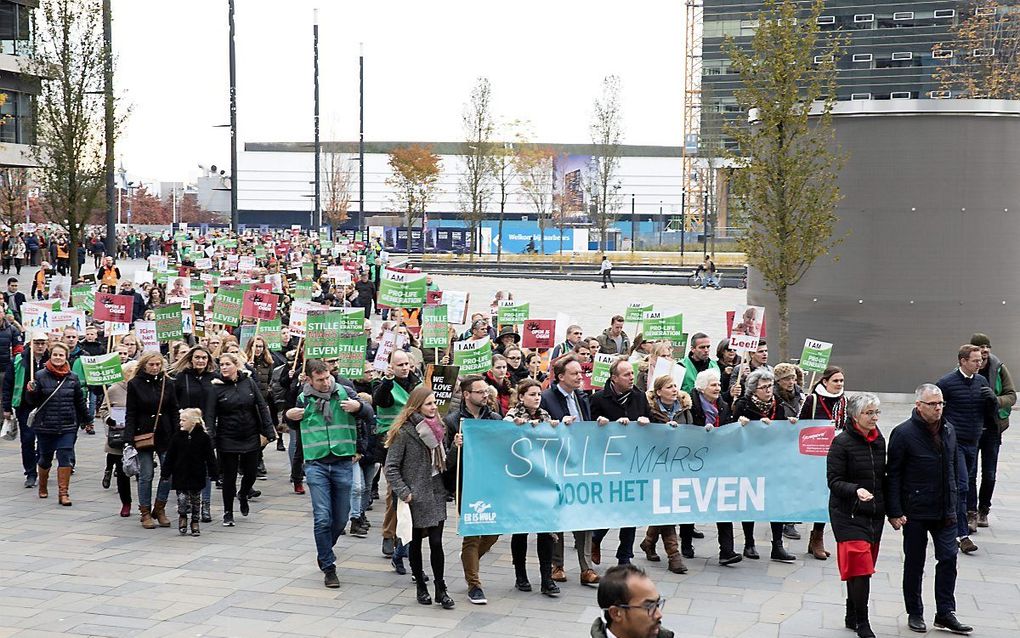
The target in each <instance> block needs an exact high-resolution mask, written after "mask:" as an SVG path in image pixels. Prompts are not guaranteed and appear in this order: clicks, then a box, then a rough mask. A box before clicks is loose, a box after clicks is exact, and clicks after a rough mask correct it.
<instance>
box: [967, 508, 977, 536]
mask: <svg viewBox="0 0 1020 638" xmlns="http://www.w3.org/2000/svg"><path fill="white" fill-rule="evenodd" d="M967 529H969V530H970V533H971V534H974V533H976V532H977V530H978V513H977V512H967Z"/></svg>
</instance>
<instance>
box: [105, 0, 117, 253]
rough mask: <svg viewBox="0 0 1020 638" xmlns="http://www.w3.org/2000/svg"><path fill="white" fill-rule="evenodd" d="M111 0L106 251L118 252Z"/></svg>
mask: <svg viewBox="0 0 1020 638" xmlns="http://www.w3.org/2000/svg"><path fill="white" fill-rule="evenodd" d="M110 2H111V0H103V94H104V96H103V97H104V107H105V114H104V115H105V119H106V132H105V138H106V139H105V144H106V166H105V171H106V242H105V245H106V252H107V254H110V255H116V254H117V209H116V203H115V202H114V199H115V197H116V194H115V190H116V176H115V175H114V171H115V168H114V163H115V160H114V155H113V151H114V148H113V145H114V143H115V141H116V140H115V139H114V137H115V131H114V110H113V12H112V10H111V8H110Z"/></svg>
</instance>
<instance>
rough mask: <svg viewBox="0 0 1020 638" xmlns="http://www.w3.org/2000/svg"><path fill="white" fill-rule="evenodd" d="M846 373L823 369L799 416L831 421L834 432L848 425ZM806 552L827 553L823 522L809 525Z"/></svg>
mask: <svg viewBox="0 0 1020 638" xmlns="http://www.w3.org/2000/svg"><path fill="white" fill-rule="evenodd" d="M845 384H846V376H845V375H844V374H843V369H842V368H840V367H839V366H829V367H828V368H826V369H825V371H824V372H822V379H821V381H819V382H818V384H817V385H816V386H815V387H814V388H812V389H811V395H810V396H808V397H807V399H805V401H804V406H803V407H802V408H801V410H800V418H802V419H820V420H823V421H830V422H832V424H833V426H835V428H836V432H841V431H842V430H843V429H845V428H846V426H847V420H848V415H847V398H846V394H845V393H844V392H843V387H844V385H845ZM808 553H809V554H811V555H812V556H814V557H815V558H816V559H818V560H825V559H827V558H828V557H829V552H828V551H826V550H825V523H815V524H814V526H812V528H811V538H810V540H809V541H808Z"/></svg>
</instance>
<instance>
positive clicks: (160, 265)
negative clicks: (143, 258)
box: [149, 255, 170, 272]
mask: <svg viewBox="0 0 1020 638" xmlns="http://www.w3.org/2000/svg"><path fill="white" fill-rule="evenodd" d="M169 267H170V258H169V257H164V256H162V255H149V270H152V271H153V272H155V271H160V272H161V271H164V270H166V269H167V268H169Z"/></svg>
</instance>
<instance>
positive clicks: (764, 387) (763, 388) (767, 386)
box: [755, 383, 772, 390]
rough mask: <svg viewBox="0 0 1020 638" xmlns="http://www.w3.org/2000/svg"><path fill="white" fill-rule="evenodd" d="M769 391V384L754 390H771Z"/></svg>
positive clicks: (770, 385) (770, 386)
mask: <svg viewBox="0 0 1020 638" xmlns="http://www.w3.org/2000/svg"><path fill="white" fill-rule="evenodd" d="M771 389H772V384H771V383H770V384H768V385H759V386H758V387H757V388H755V390H771Z"/></svg>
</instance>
